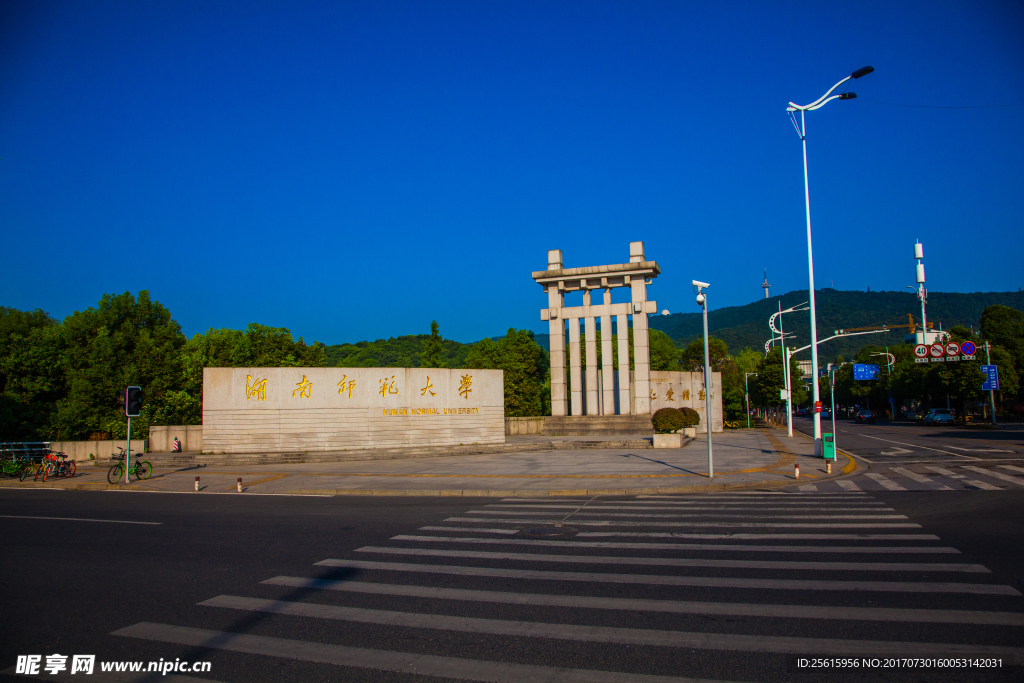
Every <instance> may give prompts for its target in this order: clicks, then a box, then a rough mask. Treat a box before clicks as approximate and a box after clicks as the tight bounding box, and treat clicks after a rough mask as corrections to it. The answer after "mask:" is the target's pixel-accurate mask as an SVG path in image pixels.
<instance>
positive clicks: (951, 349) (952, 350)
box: [946, 341, 960, 356]
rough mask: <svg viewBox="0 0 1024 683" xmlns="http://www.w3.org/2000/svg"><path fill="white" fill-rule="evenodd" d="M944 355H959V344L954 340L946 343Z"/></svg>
mask: <svg viewBox="0 0 1024 683" xmlns="http://www.w3.org/2000/svg"><path fill="white" fill-rule="evenodd" d="M946 355H947V356H959V355H960V345H959V344H957V343H956V342H953V341H951V342H949V343H948V344H946Z"/></svg>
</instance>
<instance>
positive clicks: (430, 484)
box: [0, 429, 855, 496]
mask: <svg viewBox="0 0 1024 683" xmlns="http://www.w3.org/2000/svg"><path fill="white" fill-rule="evenodd" d="M541 438H544V437H541ZM610 440H611V439H610ZM547 441H549V439H546V440H545V442H547ZM812 451H813V446H812V444H811V442H810V440H809V439H807V438H806V437H803V436H795V437H793V438H792V439H788V438H786V436H785V433H784V432H782V431H776V430H765V429H750V430H730V431H727V432H725V433H723V434H716V435H715V436H714V440H713V453H714V467H715V476H714V478H713V479H711V478H709V477H708V476H707V472H708V469H707V449H706V441H704V440H703V439H696V440H691V441H689V442H688V443H687V444H686V445H685V446H684V447H683V448H680V449H657V450H655V449H635V450H632V449H615V448H609V449H593V448H592V449H586V450H581V449H572V448H569V449H564V450H557V449H556V450H543V451H530V450H528V447H527V450H526V451H525V452H515V453H502V454H488V455H470V456H454V457H433V458H408V459H392V460H375V461H359V462H340V463H339V462H335V463H291V464H276V465H263V466H257V465H250V466H233V465H209V466H205V467H186V468H176V469H162V468H159V467H158V468H157V469H156V470H155V472H154V474H153V476H152V477H151V478H150V479H148V480H145V481H142V482H136V483H133V484H130V485H125V484H117V485H108V484H107V481H106V470H105V469H102V468H94V467H83V468H81V469H80V470H79V473H78V474H77V475H76V476H75V477H74V478H72V479H63V480H54V481H51V482H47V483H46V484H44V485H40V484H36V483H31V482H25V483H24V484H20V486H26V487H33V486H36V487H38V486H51V487H54V488H80V489H91V488H108V487H110V486H113V487H114V488H123V489H128V488H130V489H134V490H150V491H194V489H195V477H196V476H198V477H200V492H201V493H229V492H237V481H238V479H239V478H241V479H242V488H243V492H244V493H249V494H258V493H262V494H293V495H302V494H306V495H345V494H348V495H467V496H468V495H482V496H501V495H566V494H569V493H575V494H586V493H602V494H611V493H616V492H618V493H645V492H647V493H649V492H680V491H700V490H715V489H721V488H737V487H739V488H748V487H758V486H769V487H776V486H785V485H789V484H793V483H796V479H795V475H794V465H795V464H797V463H799V465H800V472H801V479H800V480H801V481H807V482H812V481H815V480H821V479H827V478H829V477H830V476H831V477H837V476H840V475H841V474H844V473H845V474H848V473H849V472H851V471H853V469H854V467H855V463H854V462H853V461H852V460H851V459H849V458H848V457H846V456H845V455H840V456H839V460H838V462H837V463H835V464H834V465H833V473H832V475H829V474H828V473H827V472H826V467H825V464H824V462H823V461H822V460H821V459H820V458H815V457H813V453H812ZM0 486H19V484H17V482H14V481H13V480H10V481H8V482H0Z"/></svg>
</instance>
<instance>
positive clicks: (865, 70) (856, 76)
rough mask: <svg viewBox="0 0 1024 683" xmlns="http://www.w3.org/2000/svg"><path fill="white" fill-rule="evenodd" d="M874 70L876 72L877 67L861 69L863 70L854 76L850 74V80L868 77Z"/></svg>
mask: <svg viewBox="0 0 1024 683" xmlns="http://www.w3.org/2000/svg"><path fill="white" fill-rule="evenodd" d="M874 70H875V67H873V66H864V67H861V68H859V69H857V70H856V71H854V72H853V73H852V74H850V78H860V77H861V76H867V75H868V74H869V73H871V72H872V71H874Z"/></svg>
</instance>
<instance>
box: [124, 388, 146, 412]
mask: <svg viewBox="0 0 1024 683" xmlns="http://www.w3.org/2000/svg"><path fill="white" fill-rule="evenodd" d="M124 401H125V406H124V412H125V415H127V416H128V417H138V416H139V415H142V387H128V388H127V389H126V390H125V396H124Z"/></svg>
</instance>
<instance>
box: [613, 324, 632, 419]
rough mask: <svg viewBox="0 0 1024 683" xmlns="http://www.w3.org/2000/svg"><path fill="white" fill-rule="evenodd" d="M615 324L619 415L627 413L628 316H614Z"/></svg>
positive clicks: (628, 411)
mask: <svg viewBox="0 0 1024 683" xmlns="http://www.w3.org/2000/svg"><path fill="white" fill-rule="evenodd" d="M615 325H616V327H617V328H618V333H619V415H629V413H630V410H629V316H625V315H617V316H615ZM609 331H610V330H609ZM610 336H611V335H610V334H609V337H610ZM609 356H611V354H609Z"/></svg>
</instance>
